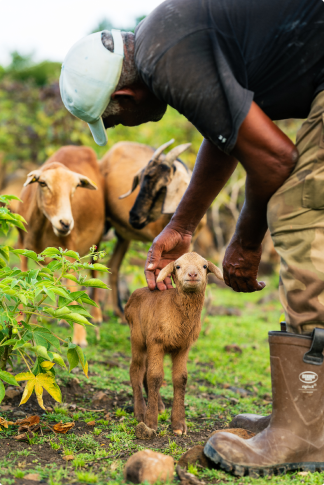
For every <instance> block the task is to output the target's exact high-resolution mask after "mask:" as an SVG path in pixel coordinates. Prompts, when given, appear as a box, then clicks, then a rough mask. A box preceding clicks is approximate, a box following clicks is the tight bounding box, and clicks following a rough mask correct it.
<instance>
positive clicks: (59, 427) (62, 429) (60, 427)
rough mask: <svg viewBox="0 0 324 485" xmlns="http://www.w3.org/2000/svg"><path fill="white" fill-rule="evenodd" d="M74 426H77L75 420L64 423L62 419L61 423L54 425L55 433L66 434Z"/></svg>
mask: <svg viewBox="0 0 324 485" xmlns="http://www.w3.org/2000/svg"><path fill="white" fill-rule="evenodd" d="M74 426H75V423H74V421H73V422H72V423H64V424H63V423H62V421H60V422H59V423H57V424H55V425H54V426H53V431H55V433H59V434H65V433H67V432H68V431H69V430H70V429H72V428H74Z"/></svg>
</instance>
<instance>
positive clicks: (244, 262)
mask: <svg viewBox="0 0 324 485" xmlns="http://www.w3.org/2000/svg"><path fill="white" fill-rule="evenodd" d="M261 254H262V247H261V245H260V246H259V247H257V248H255V249H246V248H242V246H241V244H240V243H239V241H238V240H237V238H235V236H234V237H233V239H232V240H231V242H230V244H229V246H228V247H227V250H226V253H225V257H224V260H223V275H224V281H225V283H226V284H227V286H231V287H232V288H233V290H234V291H242V292H243V293H251V292H253V291H260V290H263V288H264V287H265V283H264V282H263V281H260V282H258V281H257V274H258V268H259V264H260V259H261Z"/></svg>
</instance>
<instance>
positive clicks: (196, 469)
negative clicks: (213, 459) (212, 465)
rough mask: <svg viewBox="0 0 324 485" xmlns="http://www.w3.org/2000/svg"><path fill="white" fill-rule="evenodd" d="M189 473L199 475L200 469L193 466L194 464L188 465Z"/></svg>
mask: <svg viewBox="0 0 324 485" xmlns="http://www.w3.org/2000/svg"><path fill="white" fill-rule="evenodd" d="M188 472H189V473H192V474H193V475H196V476H197V475H198V468H197V466H196V465H193V464H192V463H189V465H188Z"/></svg>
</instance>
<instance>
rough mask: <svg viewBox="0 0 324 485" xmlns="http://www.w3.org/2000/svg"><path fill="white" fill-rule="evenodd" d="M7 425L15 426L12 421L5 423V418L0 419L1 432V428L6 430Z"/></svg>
mask: <svg viewBox="0 0 324 485" xmlns="http://www.w3.org/2000/svg"><path fill="white" fill-rule="evenodd" d="M9 424H15V423H13V422H12V421H7V420H6V419H5V418H1V417H0V431H1V430H2V428H1V426H3V427H4V428H6V429H8V425H9Z"/></svg>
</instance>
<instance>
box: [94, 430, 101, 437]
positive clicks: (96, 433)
mask: <svg viewBox="0 0 324 485" xmlns="http://www.w3.org/2000/svg"><path fill="white" fill-rule="evenodd" d="M101 432H102V429H98V428H93V434H94V435H95V436H99V435H100V433H101Z"/></svg>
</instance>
